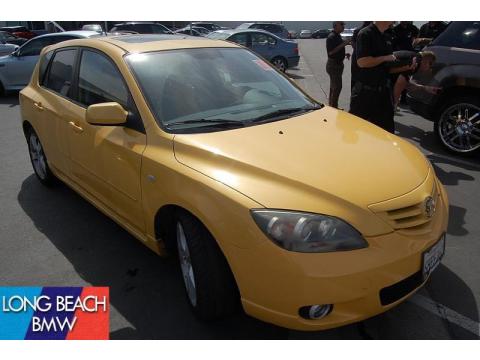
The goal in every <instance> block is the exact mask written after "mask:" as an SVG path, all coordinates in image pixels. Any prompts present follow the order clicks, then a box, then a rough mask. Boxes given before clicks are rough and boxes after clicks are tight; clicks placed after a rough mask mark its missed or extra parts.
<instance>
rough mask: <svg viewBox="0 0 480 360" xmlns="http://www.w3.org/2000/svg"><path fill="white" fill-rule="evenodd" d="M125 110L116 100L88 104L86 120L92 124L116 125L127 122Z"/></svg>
mask: <svg viewBox="0 0 480 360" xmlns="http://www.w3.org/2000/svg"><path fill="white" fill-rule="evenodd" d="M127 115H128V113H127V111H126V110H125V109H124V108H123V107H122V105H120V104H119V103H116V102H108V103H101V104H94V105H90V106H89V107H88V108H87V115H86V120H87V122H88V123H89V124H92V125H104V126H118V125H124V124H125V123H126V122H127Z"/></svg>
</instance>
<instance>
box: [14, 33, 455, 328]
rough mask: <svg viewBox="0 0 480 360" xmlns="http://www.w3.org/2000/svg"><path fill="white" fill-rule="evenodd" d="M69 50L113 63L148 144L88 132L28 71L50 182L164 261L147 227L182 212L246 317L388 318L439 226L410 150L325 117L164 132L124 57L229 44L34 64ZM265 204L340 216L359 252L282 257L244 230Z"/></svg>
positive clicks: (428, 181)
mask: <svg viewBox="0 0 480 360" xmlns="http://www.w3.org/2000/svg"><path fill="white" fill-rule="evenodd" d="M69 46H70V47H88V48H93V49H96V50H98V51H101V52H103V53H104V54H106V55H107V56H108V57H109V58H110V59H111V60H112V61H113V62H114V63H115V64H116V66H117V67H118V69H119V70H120V73H121V75H122V76H123V78H124V80H125V83H126V84H127V86H128V89H129V91H130V92H131V95H132V97H133V100H134V102H135V104H136V107H137V109H138V112H139V114H140V117H141V119H142V121H143V124H144V127H145V134H143V133H140V132H138V131H135V130H132V129H128V128H125V127H123V126H95V125H91V124H89V123H88V122H87V120H86V108H84V107H82V106H80V105H78V104H76V103H74V102H72V101H70V100H68V99H66V98H63V97H61V96H59V95H58V94H55V93H54V92H52V91H49V90H48V89H45V88H44V87H42V86H40V84H39V82H38V71H39V68H38V67H39V66H38V64H37V67H36V69H35V71H34V74H33V76H32V80H31V82H30V84H29V85H28V86H27V87H26V88H25V89H23V90H22V91H21V93H20V103H21V115H22V122H28V123H29V124H30V125H31V126H32V127H33V128H34V129H35V131H36V132H37V134H38V135H39V138H40V140H41V142H42V145H43V147H44V150H45V153H46V156H47V158H48V160H49V166H50V168H51V169H52V172H53V173H54V174H55V175H56V176H57V177H59V178H60V179H62V180H63V181H64V182H65V183H67V184H68V185H69V186H71V187H72V188H73V189H74V190H75V191H77V192H78V193H79V194H81V195H82V196H83V197H85V198H86V199H87V200H88V201H90V202H91V203H92V204H93V205H95V206H96V207H97V208H98V209H100V210H101V211H102V212H104V213H105V214H107V215H108V216H109V217H111V218H112V219H113V220H115V221H116V222H117V223H118V224H120V225H121V226H123V227H124V228H125V229H126V230H128V231H129V232H130V233H131V234H133V235H134V236H135V237H136V238H138V239H139V240H141V241H142V242H143V243H144V244H145V245H147V246H148V247H149V248H151V249H152V250H154V251H155V252H157V253H158V254H163V253H164V246H163V243H162V239H160V238H158V234H157V233H156V229H155V216H156V214H157V212H158V211H159V209H161V208H162V207H163V206H166V205H175V206H178V207H181V208H184V209H186V210H187V211H189V212H190V213H191V214H193V215H194V216H196V217H197V218H198V219H199V220H200V221H201V222H202V223H203V224H204V225H205V227H206V228H207V229H208V230H209V231H210V233H211V234H212V236H213V237H214V238H215V240H216V241H217V243H218V245H219V247H220V248H221V250H222V252H223V254H224V255H225V257H226V259H227V261H228V263H229V265H230V268H231V269H232V272H233V274H234V277H235V280H236V283H237V286H238V288H239V291H240V295H241V300H242V304H243V307H244V309H245V311H246V312H247V313H248V314H250V315H252V316H254V317H257V318H260V319H262V320H264V321H267V322H271V323H274V324H277V325H281V326H284V327H288V328H294V329H302V330H319V329H327V328H331V327H336V326H341V325H345V324H348V323H352V322H355V321H359V320H362V319H365V318H367V317H370V316H373V315H376V314H378V313H381V312H383V311H386V310H388V309H389V308H391V307H392V306H395V305H396V304H398V303H400V302H401V301H403V300H404V299H405V298H406V297H408V296H410V295H411V294H412V293H413V291H412V292H410V293H408V294H407V295H406V296H405V297H403V298H401V299H399V300H398V301H396V302H394V303H392V304H389V305H387V306H382V305H381V303H380V300H379V291H380V289H382V288H384V287H388V286H390V285H392V284H395V283H397V282H399V281H401V280H403V279H405V278H407V277H409V276H411V275H412V274H414V273H416V272H418V271H419V269H420V266H421V254H422V252H423V251H425V250H426V249H428V248H429V247H430V246H432V244H434V243H435V242H436V241H437V240H438V239H439V238H440V236H441V235H442V234H443V233H445V232H446V228H447V223H448V199H447V195H446V192H445V189H444V188H443V186H442V185H441V184H440V182H439V181H438V179H437V178H436V176H435V174H434V171H433V168H432V167H431V166H430V164H429V162H428V160H427V159H426V158H425V157H424V156H423V155H422V154H421V153H420V151H419V150H418V149H416V148H415V147H414V146H413V145H411V144H410V143H408V142H407V141H405V140H403V139H401V138H399V137H397V136H395V135H392V134H390V133H387V132H385V131H383V130H382V129H380V128H378V127H376V126H374V125H372V124H370V123H368V122H366V121H363V120H361V119H359V118H356V117H354V116H352V115H350V114H348V113H345V112H343V111H340V110H336V109H333V108H330V107H324V108H322V109H320V110H317V111H313V112H310V113H307V114H304V115H301V116H295V117H293V118H289V119H285V120H281V121H276V122H272V123H267V124H262V125H257V126H250V127H245V128H240V129H234V130H226V131H219V132H213V133H203V134H177V135H174V134H171V133H167V132H165V131H163V130H162V129H161V128H160V127H159V126H158V125H157V123H156V121H155V119H154V116H153V115H152V113H151V111H150V109H149V107H148V105H147V103H146V101H145V98H144V95H143V94H142V91H141V89H140V87H139V85H138V84H137V82H136V80H135V78H134V77H133V75H132V74H131V72H130V70H129V68H128V66H127V64H126V62H125V61H124V55H125V54H127V53H138V56H142V53H143V52H148V51H159V50H168V49H179V48H182V49H185V48H197V47H238V46H237V45H235V44H231V43H227V42H224V41H215V40H202V41H198V40H186V39H185V40H163V41H151V42H144V43H126V42H121V41H119V40H118V39H115V38H111V37H102V38H95V39H80V40H71V41H66V42H62V43H60V44H57V45H54V46H51V47H48V48H47V49H44V50H43V52H42V54H44V53H45V52H46V51H49V50H52V49H58V48H64V47H69ZM35 104H36V105H35ZM39 104H40V106H41V107H42V111H39V108H38V106H39ZM46 119H48V120H49V121H46ZM430 195H432V196H435V197H436V199H437V200H438V201H437V211H436V212H435V214H434V216H433V217H432V218H427V217H426V216H425V215H424V214H423V212H422V211H421V206H422V204H423V201H424V199H425V198H426V197H427V196H430ZM263 207H266V208H273V209H289V210H298V211H305V212H312V213H320V214H326V215H332V216H336V217H339V218H341V219H343V220H345V221H346V222H348V223H350V224H351V225H352V226H354V227H355V228H356V229H357V230H358V231H359V232H360V233H361V234H362V235H363V236H364V238H365V239H366V240H367V242H368V243H369V247H368V248H364V249H360V250H354V251H344V252H332V253H295V252H289V251H286V250H284V249H282V248H280V247H279V246H277V245H275V244H274V243H273V242H272V241H271V240H269V239H268V238H267V237H266V235H265V234H264V233H263V232H262V231H261V230H260V229H259V227H258V226H257V225H256V223H255V222H254V221H253V219H252V216H251V214H250V210H251V209H255V208H263ZM409 217H413V218H412V219H410V218H409ZM405 219H406V220H405ZM410 220H411V221H410ZM402 221H403V222H402ZM409 221H410V222H409ZM399 224H400V225H399ZM402 224H403V225H402ZM311 304H334V309H333V311H332V313H331V314H330V315H328V316H326V317H325V318H323V319H320V320H306V319H303V318H302V317H300V316H299V314H298V309H299V307H301V306H304V305H311Z"/></svg>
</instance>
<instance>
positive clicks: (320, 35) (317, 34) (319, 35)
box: [312, 29, 332, 39]
mask: <svg viewBox="0 0 480 360" xmlns="http://www.w3.org/2000/svg"><path fill="white" fill-rule="evenodd" d="M331 32H332V29H318V30H315V31H314V32H313V33H312V38H314V39H326V38H327V37H328V34H330V33H331Z"/></svg>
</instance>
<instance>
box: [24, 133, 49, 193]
mask: <svg viewBox="0 0 480 360" xmlns="http://www.w3.org/2000/svg"><path fill="white" fill-rule="evenodd" d="M26 137H27V144H28V153H29V154H30V161H31V163H32V167H33V171H34V172H35V175H36V176H37V178H38V180H40V182H41V183H42V184H43V185H45V186H49V187H50V186H52V185H54V183H55V176H54V175H53V173H52V171H51V170H50V167H49V166H48V161H47V157H46V156H45V152H44V151H43V146H42V143H41V142H40V139H39V138H38V135H37V133H36V132H35V130H33V128H29V129H28V130H27V131H26Z"/></svg>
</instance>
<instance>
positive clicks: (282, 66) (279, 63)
mask: <svg viewBox="0 0 480 360" xmlns="http://www.w3.org/2000/svg"><path fill="white" fill-rule="evenodd" d="M273 65H275V66H276V67H277V69H278V70H280V71H285V64H284V63H283V60H282V59H276V60H275V61H274V62H273Z"/></svg>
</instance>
